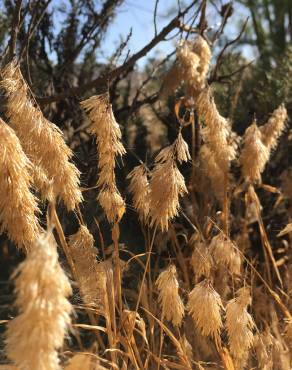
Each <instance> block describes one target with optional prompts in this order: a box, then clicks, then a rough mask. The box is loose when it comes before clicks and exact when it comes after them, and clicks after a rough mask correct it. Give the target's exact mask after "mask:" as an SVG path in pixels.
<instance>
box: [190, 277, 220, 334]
mask: <svg viewBox="0 0 292 370" xmlns="http://www.w3.org/2000/svg"><path fill="white" fill-rule="evenodd" d="M187 310H188V311H189V313H190V315H191V317H192V319H193V321H194V323H195V325H196V327H197V328H198V329H199V331H200V332H201V334H202V335H204V336H209V335H210V336H211V337H213V338H215V339H216V338H218V337H219V334H220V330H221V328H222V319H221V312H222V311H223V310H224V307H223V304H222V301H221V298H220V295H219V294H218V293H217V292H216V291H215V290H214V288H213V287H212V285H211V283H210V281H209V280H207V279H206V280H203V281H202V282H200V283H199V284H197V285H196V286H195V287H194V289H193V290H192V291H191V292H190V294H189V301H188V304H187Z"/></svg>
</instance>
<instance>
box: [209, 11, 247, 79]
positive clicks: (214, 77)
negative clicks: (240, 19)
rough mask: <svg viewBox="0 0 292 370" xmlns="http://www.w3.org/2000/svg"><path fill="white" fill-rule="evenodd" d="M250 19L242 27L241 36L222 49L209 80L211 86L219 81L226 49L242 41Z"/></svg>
mask: <svg viewBox="0 0 292 370" xmlns="http://www.w3.org/2000/svg"><path fill="white" fill-rule="evenodd" d="M248 19H249V18H248V17H247V18H246V20H245V22H244V24H243V26H242V29H241V30H240V32H239V34H238V35H237V36H236V37H235V39H233V40H231V41H228V42H227V43H226V44H225V45H224V47H223V48H222V50H221V51H220V53H219V55H218V58H217V61H216V64H215V67H214V69H213V72H212V74H211V77H210V79H209V84H211V83H212V82H213V81H216V80H217V74H218V70H219V67H220V66H221V63H222V59H223V56H224V53H225V51H226V49H227V48H228V47H230V46H231V45H234V44H235V43H236V42H237V41H239V40H240V38H241V36H242V35H243V33H244V31H245V29H246V26H247V22H248Z"/></svg>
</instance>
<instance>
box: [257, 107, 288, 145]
mask: <svg viewBox="0 0 292 370" xmlns="http://www.w3.org/2000/svg"><path fill="white" fill-rule="evenodd" d="M287 118H288V115H287V110H286V108H285V106H284V104H282V105H280V106H279V107H278V108H277V109H275V110H274V112H273V113H272V115H271V117H270V118H269V120H268V122H267V123H266V124H265V125H263V126H261V127H260V131H261V133H262V141H263V143H264V144H265V145H266V146H267V147H268V148H269V149H274V148H275V147H276V146H277V144H278V138H279V137H280V136H281V134H282V133H283V131H284V129H285V123H286V121H287Z"/></svg>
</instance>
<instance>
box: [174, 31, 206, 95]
mask: <svg viewBox="0 0 292 370" xmlns="http://www.w3.org/2000/svg"><path fill="white" fill-rule="evenodd" d="M177 58H178V65H179V67H180V75H181V78H182V80H184V82H185V84H186V85H187V89H188V90H190V93H191V94H192V92H193V91H195V92H197V91H200V90H202V89H203V88H204V86H205V82H206V76H207V73H208V70H209V66H210V61H211V50H210V47H209V45H208V43H207V42H206V41H205V40H204V38H203V37H202V36H200V35H198V36H197V37H196V38H195V40H194V41H192V42H191V41H186V40H183V41H181V42H180V44H179V46H178V48H177Z"/></svg>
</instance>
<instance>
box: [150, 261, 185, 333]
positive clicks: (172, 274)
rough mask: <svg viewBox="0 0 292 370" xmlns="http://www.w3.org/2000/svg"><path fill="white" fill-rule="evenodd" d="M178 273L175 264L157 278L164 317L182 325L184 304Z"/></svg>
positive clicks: (159, 300)
mask: <svg viewBox="0 0 292 370" xmlns="http://www.w3.org/2000/svg"><path fill="white" fill-rule="evenodd" d="M176 275H177V273H176V268H175V266H174V265H170V266H169V267H168V268H167V269H166V270H165V271H163V272H161V273H160V275H159V276H158V278H157V280H156V286H157V289H158V291H159V296H158V302H159V305H160V308H161V311H162V317H163V318H164V317H165V319H166V320H167V321H171V322H172V323H173V325H174V326H180V325H181V323H182V319H183V316H184V304H183V302H182V300H181V298H180V296H179V294H178V288H179V285H178V281H177V276H176Z"/></svg>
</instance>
